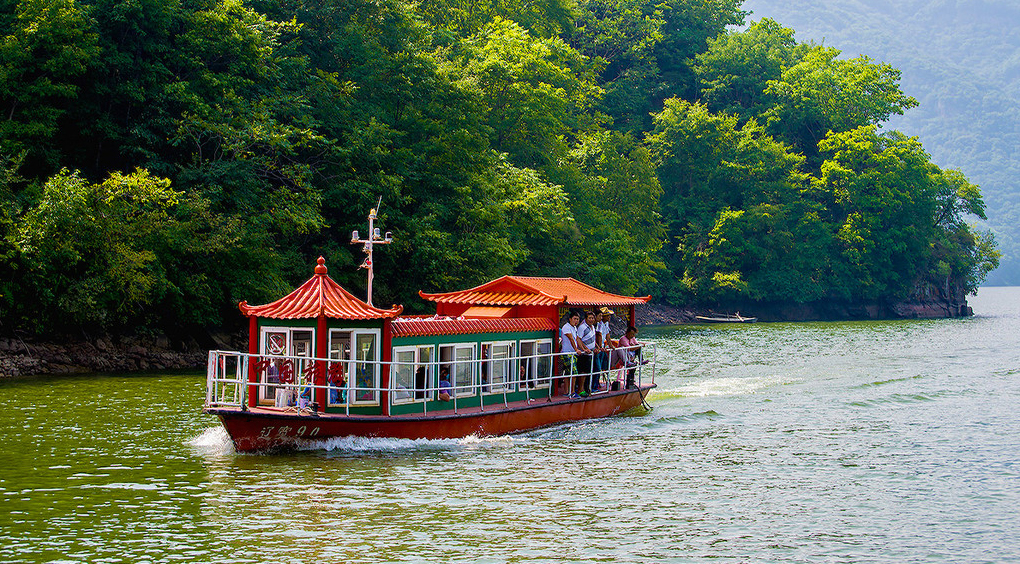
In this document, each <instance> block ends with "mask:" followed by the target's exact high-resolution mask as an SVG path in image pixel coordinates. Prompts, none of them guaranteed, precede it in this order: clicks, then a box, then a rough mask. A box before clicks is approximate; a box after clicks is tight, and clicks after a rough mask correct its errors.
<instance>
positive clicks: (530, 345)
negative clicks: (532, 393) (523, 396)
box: [518, 339, 553, 390]
mask: <svg viewBox="0 0 1020 564" xmlns="http://www.w3.org/2000/svg"><path fill="white" fill-rule="evenodd" d="M552 367H553V359H552V339H543V340H537V341H521V358H520V362H519V363H518V373H519V374H520V380H519V385H520V389H521V390H524V389H535V388H546V387H548V386H549V378H550V377H551V376H552Z"/></svg>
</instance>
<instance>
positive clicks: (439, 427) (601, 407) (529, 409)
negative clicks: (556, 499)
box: [205, 384, 655, 452]
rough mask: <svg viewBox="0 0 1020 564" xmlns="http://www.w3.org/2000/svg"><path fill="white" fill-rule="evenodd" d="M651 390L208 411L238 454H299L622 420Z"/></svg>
mask: <svg viewBox="0 0 1020 564" xmlns="http://www.w3.org/2000/svg"><path fill="white" fill-rule="evenodd" d="M654 387H655V386H654V384H653V385H646V386H642V387H641V388H636V389H628V390H621V391H616V392H608V393H603V394H597V395H594V396H591V397H588V398H575V399H570V398H556V399H553V400H548V399H537V400H533V401H532V402H531V403H523V404H521V405H511V406H509V407H504V406H498V408H497V406H487V407H486V408H485V410H484V411H482V410H479V409H478V408H474V409H471V410H460V412H458V413H453V412H452V411H450V410H447V411H441V412H436V413H434V414H433V413H430V414H429V415H410V416H408V415H401V416H391V417H387V416H357V415H351V416H348V415H342V414H322V415H318V416H313V415H307V414H297V413H281V412H273V411H270V410H263V409H252V410H241V409H238V408H208V409H206V410H205V411H206V413H211V414H214V415H216V416H218V417H219V418H220V421H221V422H222V423H223V426H224V428H226V430H227V433H228V434H229V435H230V438H231V440H232V441H233V443H234V448H235V449H236V450H237V451H239V452H250V451H269V450H281V449H288V448H295V447H299V446H305V445H308V444H309V443H311V442H314V441H322V440H325V439H330V438H335V437H348V436H357V437H388V438H399V439H453V438H461V437H467V436H479V437H485V436H495V435H506V434H512V433H520V432H523V431H528V430H531V429H538V428H541V427H547V426H550V425H556V424H558V423H565V422H569V421H580V420H584V419H597V418H602V417H610V416H613V415H618V414H620V413H623V412H625V411H627V410H630V409H632V408H634V407H636V406H638V405H640V404H641V403H642V401H643V400H644V397H645V396H646V395H647V394H648V392H649V391H650V390H651V389H652V388H654Z"/></svg>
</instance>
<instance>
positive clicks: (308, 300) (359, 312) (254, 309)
mask: <svg viewBox="0 0 1020 564" xmlns="http://www.w3.org/2000/svg"><path fill="white" fill-rule="evenodd" d="M317 262H318V264H316V266H315V276H312V277H311V278H309V279H308V281H307V282H305V283H304V284H302V285H301V286H299V287H298V288H297V289H296V290H294V291H293V292H291V293H289V294H287V295H286V296H284V297H282V298H280V299H278V300H276V301H275V302H271V303H268V304H264V305H258V306H250V305H248V302H247V301H243V302H241V303H239V304H237V306H238V308H240V310H241V313H243V314H244V315H247V316H254V317H268V318H272V319H309V318H311V319H317V318H319V317H320V316H325V317H332V318H334V319H392V318H394V317H396V316H398V315H400V312H402V311H404V306H399V305H394V306H393V307H392V308H390V309H380V308H377V307H374V306H370V305H368V304H367V303H365V302H363V301H361V300H359V299H358V298H356V297H354V295H353V294H351V293H350V292H348V291H347V290H344V289H343V287H341V286H340V285H339V284H337V283H336V281H334V280H333V279H332V278H330V277H329V276H327V275H326V272H327V270H326V259H324V258H322V257H319V260H318V261H317Z"/></svg>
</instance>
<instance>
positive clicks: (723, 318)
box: [694, 311, 758, 323]
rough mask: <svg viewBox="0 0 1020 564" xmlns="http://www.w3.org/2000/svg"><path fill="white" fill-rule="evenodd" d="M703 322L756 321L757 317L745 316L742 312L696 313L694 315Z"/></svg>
mask: <svg viewBox="0 0 1020 564" xmlns="http://www.w3.org/2000/svg"><path fill="white" fill-rule="evenodd" d="M694 318H695V319H697V320H698V321H700V322H701V323H755V322H757V321H758V318H757V317H744V316H743V315H740V312H739V311H738V312H737V313H733V314H721V315H696V316H695V317H694Z"/></svg>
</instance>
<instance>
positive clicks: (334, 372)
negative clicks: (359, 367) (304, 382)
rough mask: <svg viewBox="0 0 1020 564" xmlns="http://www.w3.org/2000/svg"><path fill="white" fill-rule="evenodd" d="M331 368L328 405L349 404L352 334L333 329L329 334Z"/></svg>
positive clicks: (328, 382)
mask: <svg viewBox="0 0 1020 564" xmlns="http://www.w3.org/2000/svg"><path fill="white" fill-rule="evenodd" d="M329 359H330V363H329V367H328V371H329V372H328V374H329V375H328V377H327V378H326V385H327V386H329V393H328V394H327V399H326V403H327V405H329V406H339V405H345V404H346V403H347V376H348V375H349V374H350V372H351V368H352V367H351V363H350V360H351V332H350V331H338V330H336V329H333V330H331V331H330V332H329Z"/></svg>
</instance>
